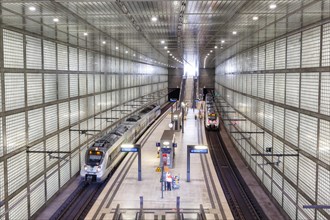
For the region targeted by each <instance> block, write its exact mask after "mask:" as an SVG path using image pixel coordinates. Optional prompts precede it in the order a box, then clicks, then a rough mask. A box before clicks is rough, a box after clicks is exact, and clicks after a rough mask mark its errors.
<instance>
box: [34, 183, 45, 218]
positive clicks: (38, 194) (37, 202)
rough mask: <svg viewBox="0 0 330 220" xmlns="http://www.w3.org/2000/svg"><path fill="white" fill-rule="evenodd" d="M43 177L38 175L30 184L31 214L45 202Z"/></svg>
mask: <svg viewBox="0 0 330 220" xmlns="http://www.w3.org/2000/svg"><path fill="white" fill-rule="evenodd" d="M43 178H44V177H40V178H39V179H38V180H36V181H34V182H33V183H32V184H31V194H30V204H31V214H32V215H33V214H34V213H36V212H37V211H38V210H39V209H40V208H41V206H43V204H45V202H46V198H45V182H44V181H43Z"/></svg>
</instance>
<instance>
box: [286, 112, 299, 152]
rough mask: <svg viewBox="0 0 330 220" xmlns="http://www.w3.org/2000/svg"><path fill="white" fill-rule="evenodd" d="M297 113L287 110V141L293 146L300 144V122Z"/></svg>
mask: <svg viewBox="0 0 330 220" xmlns="http://www.w3.org/2000/svg"><path fill="white" fill-rule="evenodd" d="M298 117H299V115H298V113H297V112H294V111H291V110H287V109H286V110H285V139H286V140H287V141H289V142H291V143H292V144H294V145H296V146H297V144H298V122H299V118H298Z"/></svg>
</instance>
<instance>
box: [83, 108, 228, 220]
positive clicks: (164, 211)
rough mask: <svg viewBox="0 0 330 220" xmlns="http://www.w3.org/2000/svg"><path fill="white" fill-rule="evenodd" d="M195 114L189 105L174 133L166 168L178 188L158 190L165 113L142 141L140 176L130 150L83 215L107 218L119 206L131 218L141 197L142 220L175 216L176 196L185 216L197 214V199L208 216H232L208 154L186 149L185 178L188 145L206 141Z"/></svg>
mask: <svg viewBox="0 0 330 220" xmlns="http://www.w3.org/2000/svg"><path fill="white" fill-rule="evenodd" d="M194 116H195V113H194V112H193V109H189V110H188V114H187V117H186V120H185V124H184V133H182V132H181V131H178V132H176V133H175V135H176V143H177V148H176V150H175V159H174V167H173V168H172V169H170V172H171V174H172V176H177V177H179V182H178V185H179V188H178V189H172V190H171V191H163V195H162V191H161V182H160V178H161V173H160V172H156V171H159V170H157V168H158V167H159V164H160V159H159V158H158V157H157V147H156V142H159V141H160V139H161V136H162V134H163V131H164V130H169V129H170V128H169V123H170V122H171V115H170V114H167V116H166V117H165V118H164V119H163V120H162V121H161V123H160V124H159V125H158V126H157V127H156V128H155V129H154V130H153V131H152V133H151V134H150V136H149V138H148V139H147V140H146V141H145V143H144V144H143V145H142V151H141V152H142V180H141V181H138V161H137V157H136V154H134V153H129V155H127V157H126V158H125V159H124V161H123V163H122V164H121V165H120V166H119V168H118V169H117V171H116V172H115V174H114V175H113V176H112V178H111V179H110V181H109V183H108V184H107V186H106V187H105V188H104V190H103V192H102V193H101V195H100V196H99V198H98V199H97V201H96V202H95V203H94V205H93V207H92V208H91V210H90V212H89V213H88V215H87V216H86V219H112V218H113V216H114V213H115V210H116V208H117V207H118V205H119V210H120V212H121V213H122V218H123V219H134V218H135V216H136V214H137V212H138V211H139V210H140V208H141V204H140V201H141V200H140V197H143V213H144V217H145V219H175V215H176V210H177V209H176V207H178V206H177V198H178V197H179V198H180V203H179V210H180V212H181V213H183V215H184V218H187V219H197V213H199V212H200V205H201V204H202V205H203V209H204V211H205V214H206V217H207V219H233V216H232V213H231V210H230V208H229V206H228V203H227V201H226V198H225V196H224V194H223V191H222V188H221V186H220V183H219V181H218V178H217V174H216V172H215V169H214V167H213V163H212V159H211V156H210V155H209V154H191V165H190V166H191V179H190V182H187V145H201V144H204V145H206V144H207V142H206V138H205V133H204V129H203V124H202V121H200V120H195V117H194ZM145 135H147V134H145ZM162 196H163V198H162Z"/></svg>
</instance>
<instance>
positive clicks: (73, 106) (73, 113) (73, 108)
mask: <svg viewBox="0 0 330 220" xmlns="http://www.w3.org/2000/svg"><path fill="white" fill-rule="evenodd" d="M79 113H80V112H79V110H78V100H73V101H71V102H70V123H72V124H73V123H76V122H77V121H78V119H79Z"/></svg>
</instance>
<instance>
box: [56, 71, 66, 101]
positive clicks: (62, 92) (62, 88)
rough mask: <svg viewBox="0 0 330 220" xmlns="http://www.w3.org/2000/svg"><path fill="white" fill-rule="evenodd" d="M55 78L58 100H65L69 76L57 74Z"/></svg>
mask: <svg viewBox="0 0 330 220" xmlns="http://www.w3.org/2000/svg"><path fill="white" fill-rule="evenodd" d="M57 77H58V78H57V80H58V83H57V85H58V89H57V93H58V99H66V98H68V97H69V76H68V74H65V73H63V74H59V75H58V76H57Z"/></svg>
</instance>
